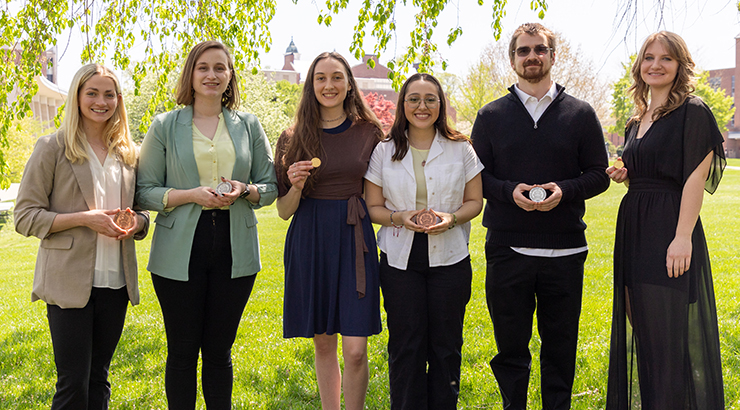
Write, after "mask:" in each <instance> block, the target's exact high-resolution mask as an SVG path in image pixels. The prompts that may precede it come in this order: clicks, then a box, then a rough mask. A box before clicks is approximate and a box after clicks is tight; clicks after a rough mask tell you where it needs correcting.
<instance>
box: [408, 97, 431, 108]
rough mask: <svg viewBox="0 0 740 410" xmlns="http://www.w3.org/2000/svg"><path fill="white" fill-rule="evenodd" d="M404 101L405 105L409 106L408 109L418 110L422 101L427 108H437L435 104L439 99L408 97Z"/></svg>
mask: <svg viewBox="0 0 740 410" xmlns="http://www.w3.org/2000/svg"><path fill="white" fill-rule="evenodd" d="M404 101H406V104H408V105H409V108H419V105H421V102H422V101H424V105H425V106H426V107H427V108H437V104H439V98H437V97H425V98H421V97H409V98H407V99H405V100H404Z"/></svg>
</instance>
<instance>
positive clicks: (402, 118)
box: [388, 73, 470, 161]
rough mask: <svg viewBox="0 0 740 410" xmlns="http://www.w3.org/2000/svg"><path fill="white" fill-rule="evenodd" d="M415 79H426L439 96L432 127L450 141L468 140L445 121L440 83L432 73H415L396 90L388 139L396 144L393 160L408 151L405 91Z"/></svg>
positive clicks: (444, 101) (445, 104)
mask: <svg viewBox="0 0 740 410" xmlns="http://www.w3.org/2000/svg"><path fill="white" fill-rule="evenodd" d="M415 81H427V82H430V83H432V84H434V85H435V86H436V87H437V97H438V98H439V116H438V117H437V120H436V121H434V128H435V129H436V130H437V131H439V133H440V135H442V136H443V137H445V138H447V139H449V140H452V141H470V139H468V137H466V136H465V135H463V134H461V133H460V132H458V131H457V130H455V129H454V128H452V127H450V125H449V124H448V123H447V99H446V97H445V93H444V91H443V90H442V84H440V83H439V80H437V79H436V78H435V77H434V76H433V75H431V74H426V73H416V74H414V75H412V76H411V77H409V78H408V80H406V82H405V83H403V86H402V87H401V91H399V92H398V104H396V119H395V120H394V121H393V125H392V126H391V130H390V132H388V139H389V140H391V141H393V145H395V146H396V152H394V153H393V158H392V160H393V161H400V160H402V159H403V158H404V157H405V156H406V154H407V153H408V151H409V139H408V137H407V136H406V130H408V129H409V121H408V119H406V104H404V102H405V100H406V93H407V92H408V88H409V85H410V84H411V83H413V82H415Z"/></svg>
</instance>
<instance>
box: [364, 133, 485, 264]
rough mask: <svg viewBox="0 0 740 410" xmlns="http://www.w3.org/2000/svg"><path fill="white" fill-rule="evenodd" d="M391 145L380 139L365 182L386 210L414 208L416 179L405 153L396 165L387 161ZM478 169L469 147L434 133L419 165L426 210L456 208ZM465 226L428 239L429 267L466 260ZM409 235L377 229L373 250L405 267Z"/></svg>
mask: <svg viewBox="0 0 740 410" xmlns="http://www.w3.org/2000/svg"><path fill="white" fill-rule="evenodd" d="M395 151H396V147H395V145H394V144H393V142H392V141H383V142H381V143H380V144H378V145H377V146H376V147H375V151H373V155H372V157H371V158H370V165H369V167H368V169H367V173H366V174H365V179H367V180H368V181H370V182H372V183H373V184H375V185H377V186H379V187H381V188H382V189H383V197H384V198H385V206H386V208H388V209H390V210H391V211H407V210H411V209H416V178H415V176H414V165H413V160H412V155H411V152H408V153H407V154H406V156H405V157H404V158H403V159H402V160H401V161H392V160H391V158H392V156H393V153H394V152H395ZM482 170H483V164H481V162H480V160H479V159H478V156H477V155H476V154H475V150H473V146H472V145H471V144H470V143H468V142H466V141H451V140H449V139H447V138H444V137H442V136H441V135H440V134H439V132H437V135H436V136H435V137H434V141H432V146H431V147H430V148H429V156H428V157H427V161H426V164H425V165H424V174H425V179H426V185H427V206H428V208H429V209H433V210H435V211H440V212H446V213H452V212H455V211H457V210H458V209H460V207H461V206H462V203H463V197H464V193H465V184H467V183H468V182H469V181H470V180H471V179H473V178H474V177H475V176H476V175H478V174H479V173H480V172H481V171H482ZM469 240H470V222H466V223H464V224H458V225H457V226H455V227H454V228H453V229H450V230H448V231H446V232H444V233H441V234H439V235H429V266H449V265H453V264H455V263H457V262H460V261H461V260H463V259H465V257H466V256H468V242H469ZM413 241H414V232H413V231H410V230H408V229H403V228H401V229H400V230H399V229H398V228H394V227H391V226H383V227H381V228H380V230H379V231H378V246H379V247H380V250H382V251H383V252H385V253H386V254H387V255H388V264H389V265H390V266H392V267H394V268H396V269H406V267H407V265H408V259H409V255H410V254H411V245H412V244H413Z"/></svg>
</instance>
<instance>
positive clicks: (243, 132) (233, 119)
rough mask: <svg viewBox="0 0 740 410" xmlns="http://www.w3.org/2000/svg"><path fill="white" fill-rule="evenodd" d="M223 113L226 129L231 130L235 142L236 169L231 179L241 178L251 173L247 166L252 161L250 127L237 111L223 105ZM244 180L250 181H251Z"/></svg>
mask: <svg viewBox="0 0 740 410" xmlns="http://www.w3.org/2000/svg"><path fill="white" fill-rule="evenodd" d="M223 115H224V123H226V129H228V130H229V135H230V136H231V142H233V144H234V154H235V159H236V162H235V163H234V169H233V170H232V171H231V179H237V180H240V178H239V177H242V176H244V175H249V169H248V168H247V167H248V166H249V165H250V164H251V161H249V141H250V140H251V139H250V138H249V129H247V127H246V125H245V124H244V122H243V121H242V120H241V118H240V117H239V115H238V114H237V113H236V112H234V111H231V110H229V109H228V108H226V107H223ZM245 137H246V138H245ZM242 182H244V183H246V184H248V183H249V181H242Z"/></svg>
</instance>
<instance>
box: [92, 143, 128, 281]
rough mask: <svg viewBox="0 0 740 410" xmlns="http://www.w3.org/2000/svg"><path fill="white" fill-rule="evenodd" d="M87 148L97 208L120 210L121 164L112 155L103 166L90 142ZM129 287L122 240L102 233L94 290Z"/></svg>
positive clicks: (96, 257) (97, 254)
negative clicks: (124, 265)
mask: <svg viewBox="0 0 740 410" xmlns="http://www.w3.org/2000/svg"><path fill="white" fill-rule="evenodd" d="M85 149H86V150H87V156H88V162H89V163H90V171H91V172H92V179H93V186H94V188H95V208H96V209H108V210H110V209H116V208H120V207H121V184H122V182H123V180H122V179H123V171H122V169H121V163H120V161H118V159H117V158H116V157H115V156H114V155H108V156H107V157H105V162H104V163H102V164H101V163H100V161H99V160H98V157H97V155H95V152H94V151H93V149H92V147H91V146H90V144H88V143H87V141H85ZM125 285H126V279H125V278H124V276H123V269H122V267H121V241H119V240H116V239H115V238H111V237H108V236H105V235H101V234H98V239H97V247H96V254H95V275H94V276H93V287H96V288H110V289H120V288H122V287H124V286H125Z"/></svg>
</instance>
